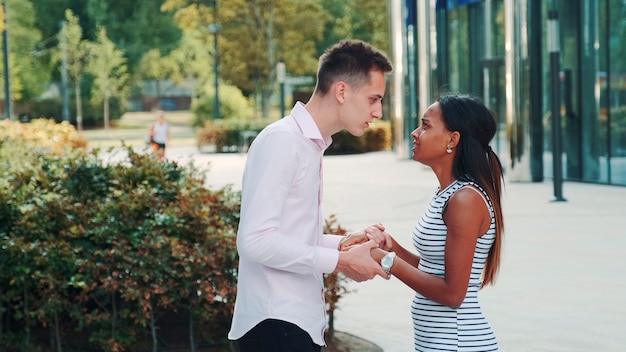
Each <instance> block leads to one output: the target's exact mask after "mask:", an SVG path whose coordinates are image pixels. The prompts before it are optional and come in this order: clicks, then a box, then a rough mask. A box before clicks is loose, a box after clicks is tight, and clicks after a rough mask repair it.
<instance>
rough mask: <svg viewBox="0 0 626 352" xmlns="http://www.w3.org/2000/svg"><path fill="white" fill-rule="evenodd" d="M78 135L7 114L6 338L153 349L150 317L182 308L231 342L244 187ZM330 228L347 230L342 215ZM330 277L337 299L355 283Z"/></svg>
mask: <svg viewBox="0 0 626 352" xmlns="http://www.w3.org/2000/svg"><path fill="white" fill-rule="evenodd" d="M34 127H37V128H38V129H40V130H39V131H37V130H35V129H31V130H27V131H25V130H23V129H24V128H34ZM75 135H76V133H75V131H74V130H73V128H72V126H71V125H68V124H67V123H62V124H58V125H56V124H54V123H53V122H51V121H49V120H41V121H40V120H36V121H34V122H33V123H32V124H23V125H22V124H19V123H15V122H10V121H6V122H5V121H2V124H0V141H2V142H0V248H2V250H0V319H2V321H3V322H6V323H7V324H3V325H2V326H1V327H0V328H1V329H2V331H0V347H2V348H10V349H18V348H22V349H26V350H37V349H39V348H42V347H43V346H41V345H38V343H35V342H33V341H36V340H41V337H42V336H46V337H49V338H50V341H51V343H52V341H54V343H56V344H58V345H59V346H60V345H61V344H63V343H67V342H69V343H70V345H71V346H72V347H73V348H75V349H80V350H85V349H93V348H97V349H101V350H107V351H114V350H118V351H121V350H143V349H145V348H146V347H147V344H148V343H147V342H146V340H145V337H146V335H147V334H148V330H149V329H148V327H151V326H152V324H156V325H155V328H156V330H155V331H158V332H159V334H160V335H161V336H163V335H165V334H167V332H168V331H167V325H164V324H167V319H166V317H170V318H171V316H172V315H173V314H178V315H179V316H187V317H188V319H189V320H192V321H194V325H195V326H198V327H201V329H199V330H201V331H202V332H200V333H198V336H199V337H200V338H198V339H197V341H198V343H212V344H219V343H223V342H224V341H223V340H224V339H225V332H224V331H223V328H224V326H228V325H229V321H230V317H231V316H232V309H233V304H234V300H235V294H236V276H237V264H238V257H237V252H236V245H235V238H236V231H237V226H238V221H239V207H240V193H239V192H234V191H232V190H231V189H230V187H225V188H221V189H215V190H213V189H209V188H207V187H206V186H205V184H206V179H205V174H204V173H203V172H201V171H199V170H197V169H195V168H194V167H193V166H191V165H190V166H181V165H179V164H177V163H175V162H160V161H157V160H155V159H154V158H153V157H152V156H151V155H149V154H138V153H135V152H134V151H133V150H131V149H130V148H125V149H124V150H122V151H117V152H113V151H109V153H108V154H103V153H104V152H102V151H99V150H95V151H91V152H86V151H85V150H84V149H81V148H78V149H75V148H66V147H70V146H72V145H74V143H75V142H73V141H74V139H75V138H76V137H75ZM51 136H52V137H51ZM52 141H56V142H57V143H56V144H55V143H52ZM57 144H61V145H64V146H66V147H58V146H57ZM37 145H39V147H35V146H37ZM18 160H19V161H20V162H16V161H18ZM327 229H328V231H329V232H331V233H336V234H343V233H345V231H344V230H343V229H342V228H341V227H340V226H339V225H338V224H337V221H336V219H335V218H334V217H332V219H331V221H329V222H327ZM330 278H332V276H330V277H329V279H326V280H330V281H326V282H328V285H330V286H329V288H328V293H327V297H328V299H329V301H328V303H329V305H330V307H332V309H334V307H336V301H337V300H338V299H339V298H341V297H342V295H343V294H345V293H346V292H347V291H346V290H345V289H344V288H342V282H341V279H340V278H332V279H330ZM160 319H163V321H162V320H160ZM46 327H50V330H49V331H50V332H48V331H46ZM52 331H54V333H52ZM42 332H43V333H42ZM186 334H189V331H187V333H186ZM35 336H36V337H37V339H35V338H34V337H35ZM63 340H65V342H64V341H63Z"/></svg>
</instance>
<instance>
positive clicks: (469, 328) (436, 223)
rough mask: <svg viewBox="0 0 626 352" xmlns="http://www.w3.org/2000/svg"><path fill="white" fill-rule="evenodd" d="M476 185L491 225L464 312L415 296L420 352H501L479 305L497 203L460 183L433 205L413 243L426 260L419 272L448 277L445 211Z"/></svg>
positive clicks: (481, 243)
mask: <svg viewBox="0 0 626 352" xmlns="http://www.w3.org/2000/svg"><path fill="white" fill-rule="evenodd" d="M466 185H473V186H475V187H477V188H478V189H480V191H481V192H482V193H483V195H484V197H485V199H487V201H488V205H489V211H490V213H491V226H490V227H489V230H488V231H487V233H485V234H483V235H482V236H481V237H479V238H478V242H477V244H476V249H475V251H474V261H473V263H472V272H471V275H470V281H469V287H468V289H467V294H466V296H465V299H464V301H463V303H462V304H461V307H460V308H458V309H452V308H450V307H446V306H443V305H441V304H439V303H436V302H434V301H431V300H430V299H428V298H425V297H424V296H422V295H421V294H419V293H416V294H415V298H414V299H413V304H412V305H411V315H412V317H413V327H414V340H415V350H416V351H497V350H498V344H497V342H496V337H495V335H494V333H493V331H492V330H491V327H490V326H489V323H487V320H486V319H485V317H484V316H483V314H482V312H481V309H480V305H479V303H478V289H479V288H480V284H481V274H482V272H483V268H484V267H485V261H486V259H487V254H488V253H489V249H490V248H491V246H492V244H493V242H494V239H495V234H496V225H495V217H494V212H493V206H492V204H491V200H489V197H488V196H487V194H486V193H485V192H484V190H482V189H481V188H480V187H479V186H478V185H476V184H474V183H473V182H468V181H459V180H457V181H455V182H453V183H452V184H451V185H450V186H448V187H446V189H444V190H443V191H441V192H438V193H437V195H435V197H434V198H433V200H432V201H431V203H430V205H429V207H428V210H427V211H426V213H425V214H424V216H423V217H422V218H421V219H420V221H419V222H418V224H417V225H416V227H415V230H414V232H413V244H414V245H415V248H416V249H417V251H418V253H419V255H420V257H421V259H420V262H419V266H418V268H419V270H422V271H424V272H427V273H430V274H433V275H437V276H440V277H443V276H444V275H445V268H444V253H445V247H446V233H447V228H446V225H445V224H444V222H443V219H442V212H443V209H444V207H445V205H446V204H447V202H448V200H449V199H450V197H452V195H453V194H454V193H455V192H456V191H458V190H459V189H460V188H461V187H463V186H466Z"/></svg>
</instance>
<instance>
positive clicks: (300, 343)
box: [231, 319, 322, 352]
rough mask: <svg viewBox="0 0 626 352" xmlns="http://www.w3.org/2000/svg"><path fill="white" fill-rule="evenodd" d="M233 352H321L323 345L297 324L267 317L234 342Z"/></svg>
mask: <svg viewBox="0 0 626 352" xmlns="http://www.w3.org/2000/svg"><path fill="white" fill-rule="evenodd" d="M231 346H232V351H233V352H320V351H321V350H322V346H319V345H316V344H315V343H313V340H312V339H311V336H309V334H308V333H307V332H306V331H304V330H302V329H300V328H299V327H298V326H297V325H295V324H292V323H288V322H286V321H282V320H276V319H267V320H263V321H262V322H260V323H259V324H258V325H257V326H255V327H254V328H252V330H250V331H248V332H247V333H246V334H245V335H243V336H242V337H241V338H240V339H239V340H236V341H233V343H232V345H231Z"/></svg>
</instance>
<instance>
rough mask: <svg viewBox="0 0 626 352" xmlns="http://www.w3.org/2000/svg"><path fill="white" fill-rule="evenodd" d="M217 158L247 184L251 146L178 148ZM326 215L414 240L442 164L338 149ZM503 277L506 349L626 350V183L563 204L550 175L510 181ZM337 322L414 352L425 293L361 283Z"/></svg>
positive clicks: (501, 329) (213, 176)
mask: <svg viewBox="0 0 626 352" xmlns="http://www.w3.org/2000/svg"><path fill="white" fill-rule="evenodd" d="M168 157H169V158H171V159H177V160H180V161H185V162H186V161H191V162H193V163H194V164H196V165H197V166H200V167H207V166H209V167H210V172H209V173H208V183H209V186H210V187H223V186H224V185H227V184H230V185H232V187H233V189H240V188H241V175H242V170H243V166H244V163H245V159H246V155H245V154H201V153H198V151H197V149H195V148H193V147H189V148H187V147H179V148H176V147H173V148H169V149H168ZM324 175H325V176H324V177H325V184H324V203H323V207H324V212H325V214H326V216H328V215H330V214H332V213H334V214H336V215H337V218H338V220H339V222H340V224H341V225H342V226H344V227H346V228H348V229H350V230H358V229H361V228H363V227H364V226H366V225H369V224H371V223H375V222H381V223H383V224H384V225H385V226H386V227H387V230H388V231H389V232H390V233H392V234H393V235H394V237H395V238H396V239H397V240H398V241H399V242H400V243H402V244H403V245H404V246H407V247H408V248H411V239H410V235H411V231H412V229H413V226H414V225H415V223H416V222H417V220H418V218H419V217H420V216H421V215H422V212H423V211H424V210H425V207H426V204H427V203H428V201H429V200H430V197H431V195H432V194H433V192H434V191H435V187H436V180H435V178H434V176H433V174H432V172H431V171H430V170H429V169H427V168H425V167H423V166H422V165H421V164H418V163H416V162H413V161H411V160H398V159H396V157H395V154H393V153H392V152H377V153H367V154H361V155H350V156H327V157H325V161H324ZM505 192H506V194H505V204H504V216H505V221H506V223H505V226H506V233H505V242H504V251H503V257H502V261H503V262H502V267H501V271H500V276H499V278H498V281H497V282H496V285H495V286H489V287H487V288H485V289H484V290H482V291H481V302H482V305H483V310H484V312H485V314H486V315H487V318H488V320H489V321H490V322H491V324H492V326H493V329H494V330H495V333H496V335H497V337H498V340H499V344H500V348H501V350H502V351H568V352H570V351H571V352H573V351H624V350H625V347H624V346H626V304H624V300H625V299H626V255H625V254H626V187H616V186H603V185H592V184H583V183H569V182H566V183H565V184H564V185H563V196H564V197H565V198H566V199H567V201H566V202H552V201H551V200H552V199H553V198H554V197H553V188H552V183H551V181H550V180H547V181H546V182H543V183H514V182H507V183H506V190H505ZM350 287H351V289H352V290H353V292H352V293H350V294H348V295H347V296H346V297H345V298H344V299H342V300H341V301H340V302H339V304H340V308H339V310H338V312H337V313H336V321H335V326H336V329H337V330H339V331H345V332H348V333H351V334H354V335H356V336H360V337H363V338H365V339H368V340H370V341H372V342H374V343H376V344H378V345H379V346H380V347H382V348H383V349H384V351H386V352H396V351H412V348H413V330H412V329H413V328H412V322H411V316H410V304H411V300H412V297H413V293H412V292H411V290H410V289H409V288H407V287H406V286H404V284H403V283H401V282H400V281H399V280H397V279H395V278H392V279H391V280H389V281H386V280H383V279H381V278H375V279H374V280H371V281H368V282H365V283H353V284H351V285H350Z"/></svg>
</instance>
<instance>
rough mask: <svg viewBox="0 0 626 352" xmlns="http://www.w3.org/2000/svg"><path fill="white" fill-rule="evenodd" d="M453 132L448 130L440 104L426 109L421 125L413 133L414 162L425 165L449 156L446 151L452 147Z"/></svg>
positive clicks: (434, 104)
mask: <svg viewBox="0 0 626 352" xmlns="http://www.w3.org/2000/svg"><path fill="white" fill-rule="evenodd" d="M450 136H451V132H450V131H448V129H447V128H446V126H445V124H444V121H443V115H442V113H441V107H440V106H439V102H435V103H433V104H432V105H431V106H429V107H428V109H426V111H425V112H424V116H423V117H422V123H421V125H420V126H419V127H418V128H417V129H416V130H415V131H413V132H411V137H413V149H412V151H413V160H415V161H419V162H420V163H422V164H424V165H432V164H433V162H434V161H436V160H438V159H440V158H442V157H445V156H449V155H450V154H449V153H447V152H446V149H448V147H449V146H450V142H451V141H450Z"/></svg>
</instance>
